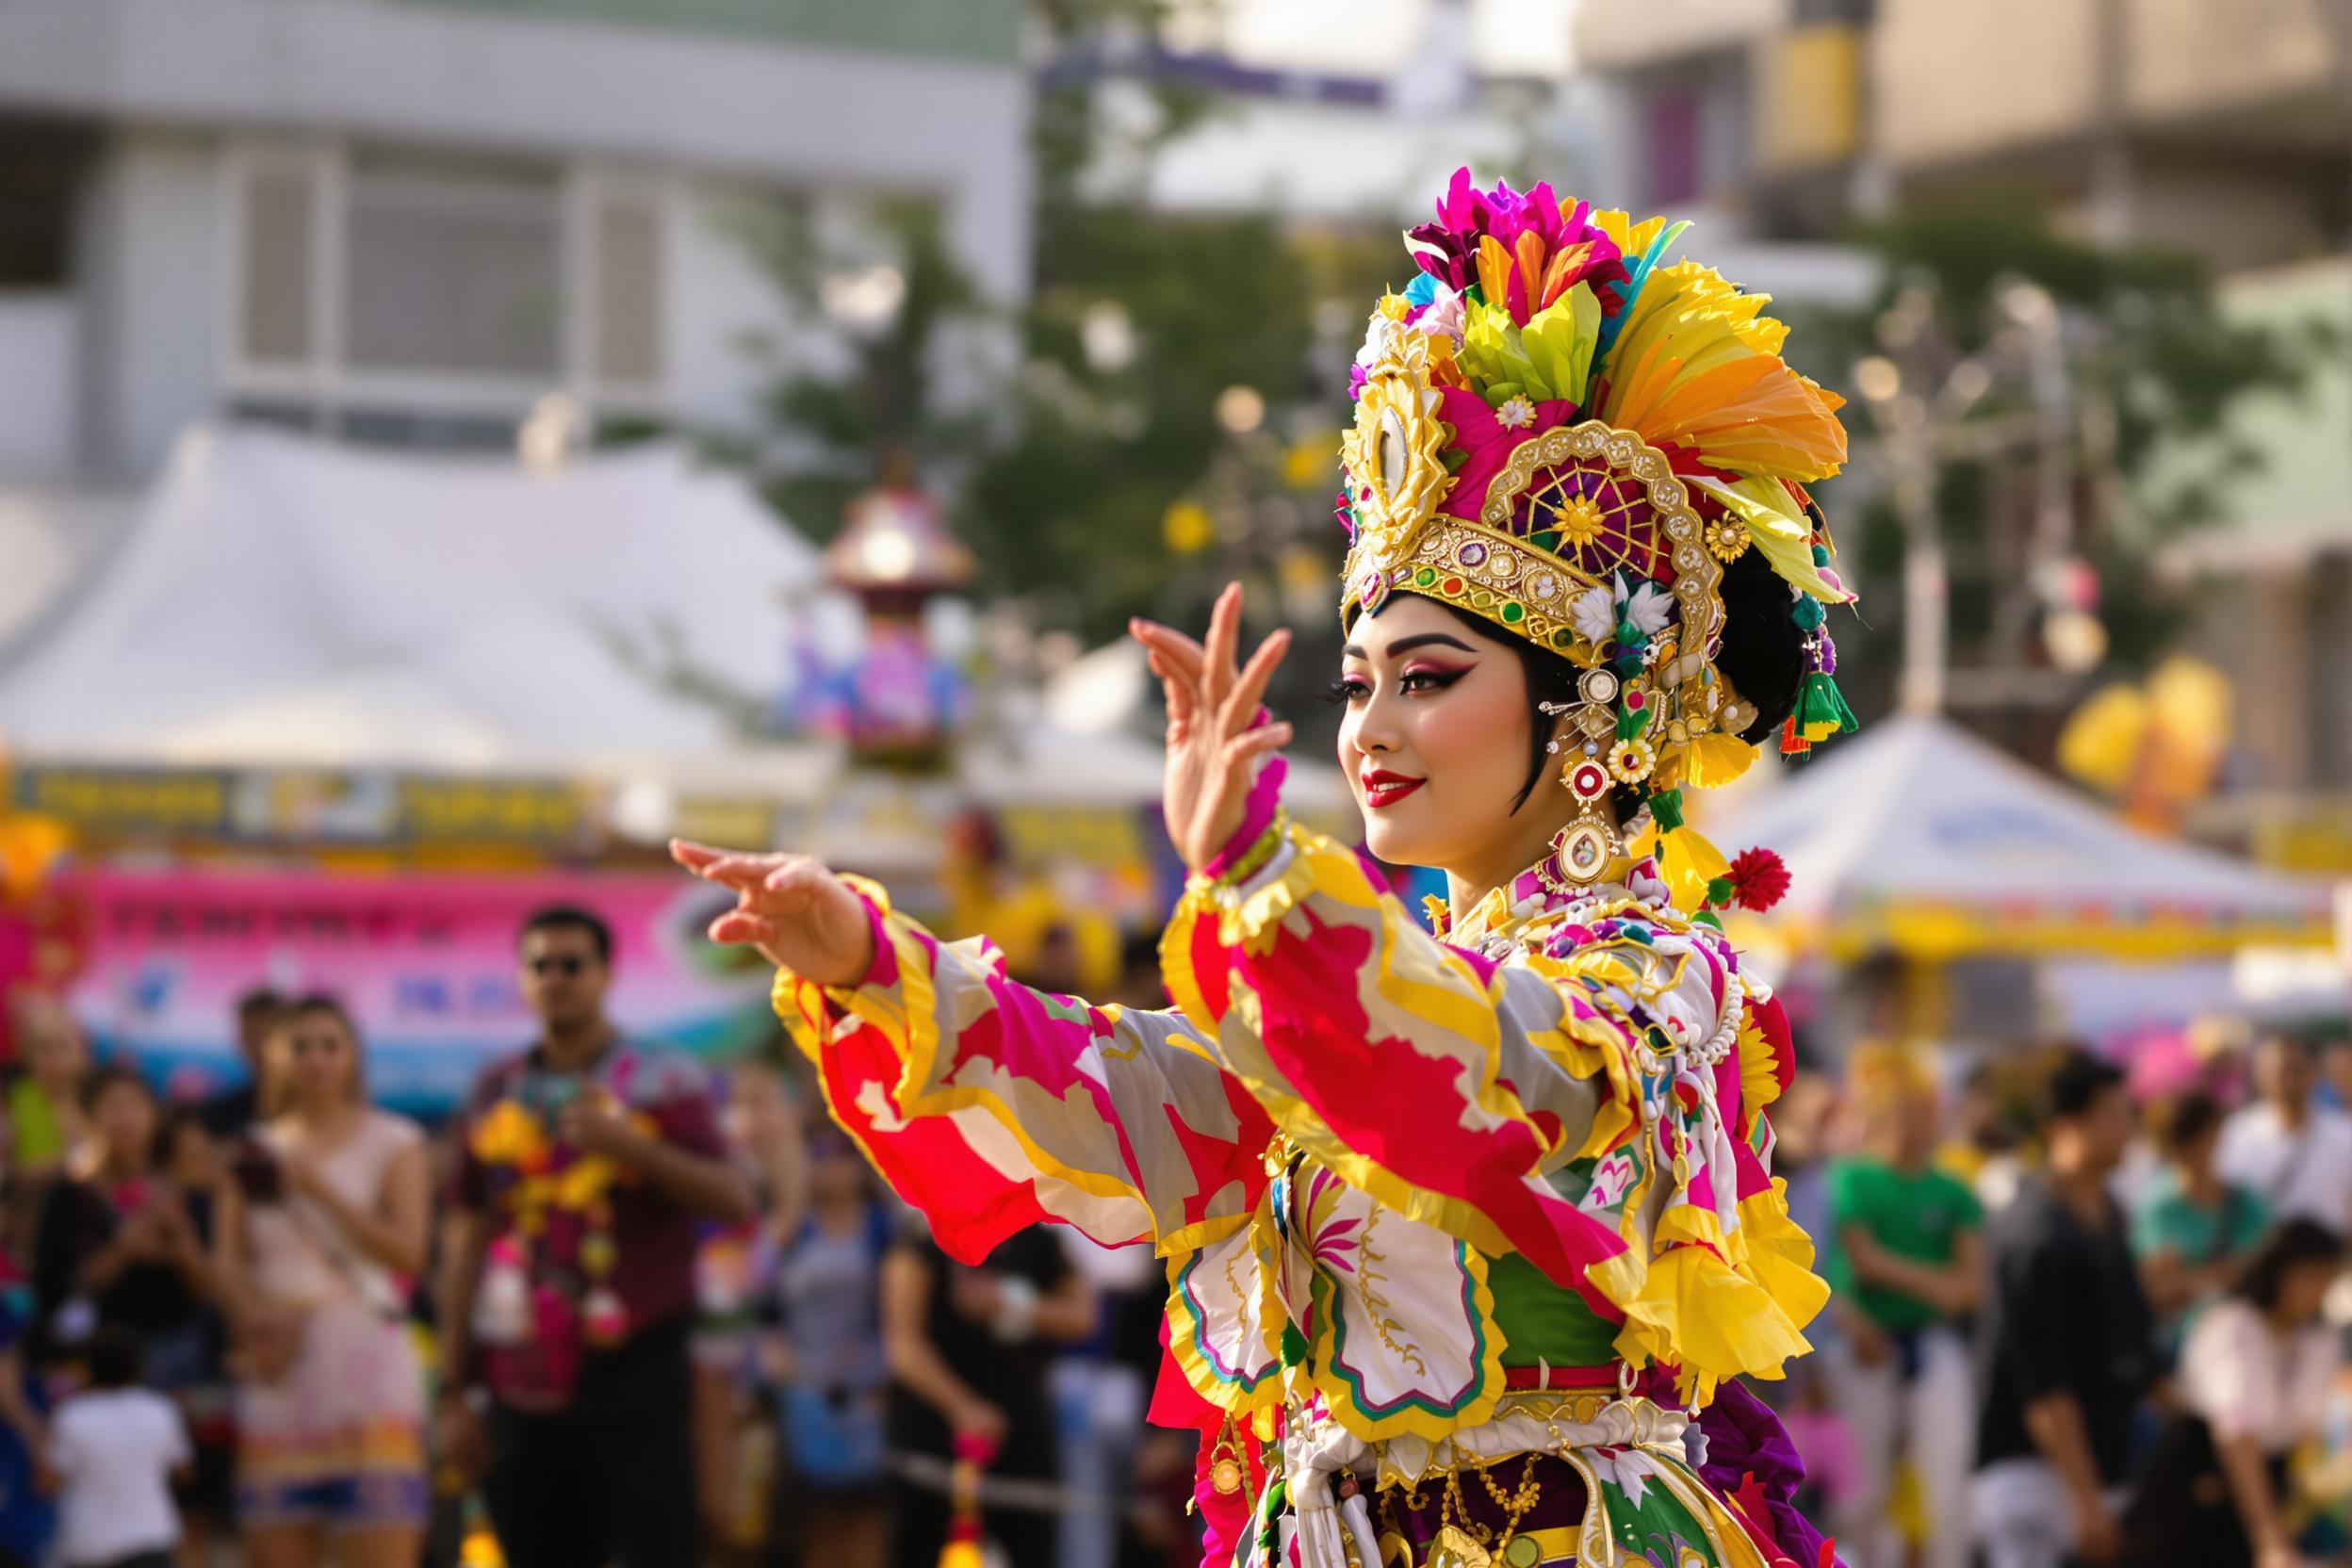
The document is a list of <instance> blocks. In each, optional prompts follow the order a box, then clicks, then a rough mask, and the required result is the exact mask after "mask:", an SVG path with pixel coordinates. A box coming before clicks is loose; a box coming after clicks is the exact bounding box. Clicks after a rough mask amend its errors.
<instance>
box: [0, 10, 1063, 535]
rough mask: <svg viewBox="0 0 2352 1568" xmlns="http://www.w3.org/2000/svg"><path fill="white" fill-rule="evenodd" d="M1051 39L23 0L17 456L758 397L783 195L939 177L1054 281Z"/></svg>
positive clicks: (123, 480) (977, 222)
mask: <svg viewBox="0 0 2352 1568" xmlns="http://www.w3.org/2000/svg"><path fill="white" fill-rule="evenodd" d="M1027 105H1028V89H1027V84H1026V79H1025V75H1024V71H1023V65H1022V60H1021V6H1020V0H859V3H858V4H856V5H837V4H831V3H828V0H784V3H769V4H751V3H748V0H0V386H5V387H6V388H8V392H7V395H6V397H4V398H0V482H12V483H13V484H14V485H15V486H16V490H15V494H16V495H17V496H18V497H20V498H21V497H24V496H25V495H34V496H40V495H45V494H54V493H55V487H56V486H57V484H59V483H60V482H63V483H66V484H69V485H73V486H80V487H87V486H91V485H96V486H119V487H127V486H130V485H134V484H137V483H139V482H142V481H144V480H147V479H149V478H151V477H152V476H153V475H154V474H155V472H156V470H157V469H158V467H159V466H160V465H161V463H162V461H163V459H164V457H165V455H166V453H167V452H168V450H169V449H170V446H171V443H172V439H173V438H174V436H175V435H176V434H177V433H179V432H180V431H181V430H183V429H184V428H186V427H187V426H188V425H189V424H191V423H192V422H195V421H198V420H203V419H220V418H224V417H228V418H234V417H247V418H259V419H266V420H270V421H273V422H279V423H285V424H290V425H295V426H300V427H303V428H307V429H312V430H316V431H319V432H321V433H329V434H337V435H342V436H346V437H348V438H351V439H356V440H365V441H372V442H379V443H386V444H395V445H405V446H425V447H498V446H510V445H511V444H512V442H513V441H514V439H515V429H516V425H517V422H518V421H519V420H520V419H521V418H522V417H524V416H525V415H526V414H527V412H528V411H529V410H530V409H531V406H532V404H533V402H534V401H535V400H538V399H539V398H541V397H543V396H545V395H547V394H549V393H562V394H564V395H567V396H568V397H569V398H571V399H572V400H574V401H575V402H576V403H577V404H579V405H580V407H582V408H584V409H586V410H588V411H589V412H590V413H591V414H592V415H593V416H595V417H599V418H606V419H626V420H631V421H634V420H653V421H661V422H678V423H685V424H691V425H697V426H709V425H727V424H732V423H740V422H742V421H743V419H744V417H746V416H747V414H748V413H749V407H748V404H749V399H750V395H751V393H752V391H753V389H754V386H755V384H756V381H757V376H758V370H757V368H756V365H755V362H754V361H753V360H752V359H751V357H750V356H749V355H748V354H747V353H746V352H745V350H744V347H743V343H744V339H745V336H746V335H747V334H749V333H754V332H759V331H767V332H771V333H774V332H778V331H788V330H790V329H791V327H792V323H791V322H790V321H789V320H787V319H784V314H783V313H784V310H785V307H784V305H783V303H782V302H781V301H780V299H779V298H778V294H777V291H776V289H775V288H774V287H773V286H772V285H771V283H770V282H769V280H768V279H767V278H766V277H765V276H764V275H763V274H762V273H761V271H760V269H759V267H758V266H757V265H756V264H755V262H754V260H753V259H752V256H751V253H750V252H749V250H748V248H747V247H746V246H745V244H744V243H743V240H742V238H741V228H742V223H741V220H742V218H743V215H745V214H746V213H747V212H751V211H754V210H757V209H758V207H759V206H760V204H765V203H772V202H775V201H776V200H777V199H779V198H782V199H790V200H802V201H807V202H809V203H811V204H813V205H812V209H811V210H812V211H814V213H815V214H816V215H817V216H818V218H819V219H820V220H821V221H822V220H824V219H825V218H826V217H828V216H829V215H833V214H836V213H846V212H848V211H849V210H851V209H852V208H854V206H855V204H856V203H857V202H858V200H859V199H862V198H865V197H869V196H873V195H875V194H892V195H912V196H918V197H923V198H927V199H931V200H935V201H937V202H938V203H939V205H940V208H941V210H942V211H943V213H944V214H945V216H946V220H947V224H948V229H949V232H950V234H951V236H952V238H953V241H954V243H955V245H956V248H957V250H958V251H959V253H960V254H961V257H962V259H963V260H964V261H965V263H966V264H967V265H968V267H969V268H970V270H972V274H973V275H974V277H975V278H976V279H977V280H979V282H980V283H981V284H982V285H983V286H985V287H986V288H988V290H990V291H991V292H993V293H995V294H997V295H998V296H1000V297H1010V296H1014V295H1017V294H1019V293H1020V292H1021V290H1022V288H1023V286H1024V283H1025V277H1026V270H1027V265H1028V252H1029V245H1028V233H1027V229H1028V222H1029V199H1028V188H1027V180H1028V159H1027V148H1026V141H1025V137H1026V123H1027ZM27 485H32V486H46V487H48V488H45V489H43V488H35V489H30V490H28V489H27V488H25V487H26V486H27ZM7 510H8V509H7V508H6V507H5V506H0V514H5V513H6V512H7ZM5 525H6V517H5V515H0V527H5ZM5 547H8V540H7V539H6V538H0V548H5ZM68 553H72V552H71V550H70V549H69V551H68Z"/></svg>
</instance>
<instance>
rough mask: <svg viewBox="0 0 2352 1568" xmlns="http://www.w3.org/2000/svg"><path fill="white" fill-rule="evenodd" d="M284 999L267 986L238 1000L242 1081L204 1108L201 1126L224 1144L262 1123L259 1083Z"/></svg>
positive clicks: (236, 1139)
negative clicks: (242, 1064) (209, 1130)
mask: <svg viewBox="0 0 2352 1568" xmlns="http://www.w3.org/2000/svg"><path fill="white" fill-rule="evenodd" d="M285 1011H286V999H285V998H284V997H282V996H280V995H279V994H278V993H277V992H276V991H273V990H271V989H270V988H269V987H267V986H260V987H256V988H253V989H252V990H249V991H247V992H246V993H245V994H244V995H243V996H240V997H238V998H237V1054H238V1055H239V1056H241V1057H242V1058H244V1062H245V1081H244V1082H243V1083H241V1084H239V1085H237V1087H235V1088H233V1089H229V1090H227V1091H226V1092H224V1093H222V1094H219V1095H216V1096H214V1097H213V1098H212V1099H211V1100H210V1101H207V1102H206V1103H205V1104H204V1125H205V1126H206V1127H209V1128H210V1129H212V1135H213V1136H214V1137H216V1138H219V1139H220V1140H221V1142H223V1143H235V1142H237V1141H238V1140H239V1139H241V1138H243V1137H244V1136H245V1135H246V1134H248V1133H250V1132H252V1131H253V1123H254V1122H255V1121H257V1120H259V1119H261V1081H262V1076H263V1074H264V1072H265V1071H266V1070H267V1062H266V1060H265V1058H266V1056H267V1054H268V1052H269V1049H270V1039H271V1038H272V1037H274V1036H275V1035H276V1034H277V1030H278V1019H279V1015H280V1014H282V1013H284V1012H285Z"/></svg>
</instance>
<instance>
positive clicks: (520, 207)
mask: <svg viewBox="0 0 2352 1568" xmlns="http://www.w3.org/2000/svg"><path fill="white" fill-rule="evenodd" d="M347 203H348V205H347V209H346V219H345V232H346V234H347V235H348V236H349V240H348V243H347V244H346V245H345V247H344V256H345V258H346V259H345V269H346V270H345V275H344V289H343V343H344V351H345V353H346V355H347V356H348V362H349V364H350V366H351V368H352V369H354V370H359V371H368V370H387V371H410V372H417V373H421V374H426V375H449V376H501V377H504V376H523V377H531V378H534V379H538V380H541V381H551V380H553V379H555V378H556V377H558V376H560V375H561V374H562V373H563V368H564V364H563V358H564V356H563V339H564V320H563V315H564V256H563V251H564V232H563V231H564V199H563V188H562V184H561V181H560V178H559V176H558V175H557V173H556V172H554V171H552V170H547V171H535V170H510V169H501V168H497V167H482V166H468V165H463V164H458V165H451V164H443V163H429V162H423V161H420V160H417V159H408V158H400V157H388V156H383V155H366V156H354V157H352V158H351V164H350V181H349V186H348V195H347Z"/></svg>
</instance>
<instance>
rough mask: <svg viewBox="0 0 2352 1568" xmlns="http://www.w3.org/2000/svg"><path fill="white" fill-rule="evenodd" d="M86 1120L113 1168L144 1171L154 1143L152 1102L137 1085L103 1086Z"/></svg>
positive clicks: (153, 1109) (153, 1105)
mask: <svg viewBox="0 0 2352 1568" xmlns="http://www.w3.org/2000/svg"><path fill="white" fill-rule="evenodd" d="M90 1123H91V1125H92V1126H94V1127H96V1128H97V1130H98V1136H99V1139H100V1140H101V1141H102V1142H104V1143H105V1144H106V1155H107V1158H108V1159H109V1161H110V1162H112V1163H114V1164H116V1165H131V1166H136V1167H139V1168H145V1166H146V1165H147V1162H148V1157H149V1155H150V1153H151V1152H153V1151H154V1149H155V1101H154V1100H153V1099H151V1098H149V1096H148V1093H147V1091H146V1090H145V1089H143V1088H141V1087H140V1086H138V1085H137V1084H130V1083H113V1084H108V1085H107V1086H106V1089H105V1092H103V1093H101V1094H100V1095H99V1096H98V1100H97V1103H95V1104H93V1105H91V1106H90Z"/></svg>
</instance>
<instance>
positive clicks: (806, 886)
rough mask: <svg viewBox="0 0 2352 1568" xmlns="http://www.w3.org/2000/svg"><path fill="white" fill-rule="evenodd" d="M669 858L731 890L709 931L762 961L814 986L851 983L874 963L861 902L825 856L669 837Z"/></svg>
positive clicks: (870, 926) (714, 938) (869, 928)
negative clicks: (729, 903)
mask: <svg viewBox="0 0 2352 1568" xmlns="http://www.w3.org/2000/svg"><path fill="white" fill-rule="evenodd" d="M670 858H672V859H674V860H676V861H677V862H678V864H679V865H681V866H684V867H685V868H686V869H687V870H688V871H690V872H693V873H694V874H695V875H696V876H699V877H701V878H702V879H703V880H704V881H705V882H710V883H713V884H715V885H717V886H719V887H722V888H725V889H727V890H728V891H730V892H732V893H733V894H734V895H735V907H734V908H732V909H729V910H728V911H727V913H725V914H723V915H721V916H720V917H719V918H718V919H716V920H714V921H712V922H711V940H712V941H714V942H725V943H728V944H732V945H748V946H751V947H756V948H758V949H759V950H760V953H762V954H763V955H765V956H766V957H767V960H768V962H770V963H772V964H774V965H775V966H776V968H778V969H785V970H790V971H792V972H793V973H794V974H797V975H799V976H801V977H802V978H803V979H806V980H813V981H815V982H816V983H817V984H818V985H820V986H855V985H857V984H858V982H860V981H862V980H863V979H865V977H866V972H867V971H869V970H871V969H873V968H874V924H873V922H872V921H871V920H870V919H869V918H868V916H867V913H866V905H865V901H864V900H863V899H860V898H859V897H858V895H857V894H856V893H854V892H851V891H850V890H849V889H848V887H847V886H846V885H844V884H843V883H842V881H841V878H840V877H838V876H835V875H834V874H832V873H831V872H830V871H827V870H826V869H825V864H824V862H822V861H820V860H816V859H812V858H809V856H806V855H785V854H767V853H753V852H750V851H745V850H729V849H712V848H711V846H710V845H708V844H698V843H693V842H690V841H687V840H684V839H672V840H671V841H670Z"/></svg>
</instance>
